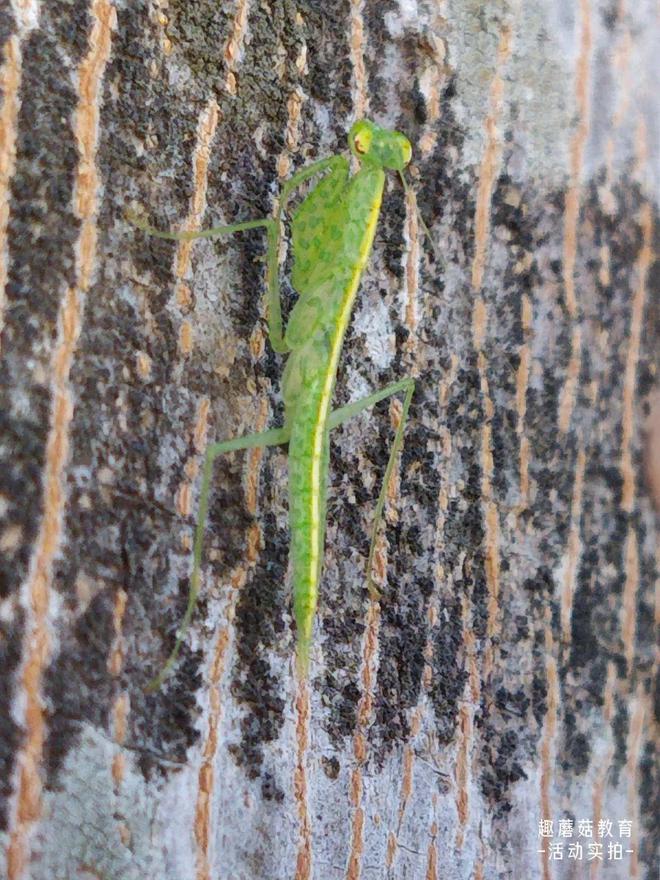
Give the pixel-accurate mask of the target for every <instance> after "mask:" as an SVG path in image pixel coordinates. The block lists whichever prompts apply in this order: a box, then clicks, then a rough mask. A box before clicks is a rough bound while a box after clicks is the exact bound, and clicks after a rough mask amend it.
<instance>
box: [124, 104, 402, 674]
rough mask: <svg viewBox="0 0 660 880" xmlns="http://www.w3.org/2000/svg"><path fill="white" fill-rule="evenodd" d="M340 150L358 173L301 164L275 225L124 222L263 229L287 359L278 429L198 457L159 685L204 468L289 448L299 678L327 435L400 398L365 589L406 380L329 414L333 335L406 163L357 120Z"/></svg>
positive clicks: (390, 136) (274, 327) (277, 333)
mask: <svg viewBox="0 0 660 880" xmlns="http://www.w3.org/2000/svg"><path fill="white" fill-rule="evenodd" d="M348 143H349V147H350V150H351V152H352V153H353V155H354V156H355V157H356V159H357V160H358V161H359V163H360V167H359V170H358V171H356V172H355V173H354V174H352V175H351V173H350V162H349V158H348V157H347V156H346V155H336V156H330V157H329V158H327V159H322V160H321V161H319V162H315V163H313V164H312V165H309V166H307V167H306V168H303V169H302V170H301V171H299V172H298V173H296V174H294V175H293V176H292V177H291V178H290V179H289V180H288V181H287V182H286V183H285V184H284V185H283V187H282V191H281V195H280V199H279V203H278V205H277V211H276V214H275V217H274V218H261V219H257V220H248V221H246V222H243V223H235V224H232V225H230V226H217V227H214V228H212V229H206V230H203V231H200V232H183V233H172V232H160V231H158V230H155V229H153V228H151V227H149V226H146V225H145V224H143V223H141V222H137V221H134V222H136V223H137V225H138V226H140V227H141V228H142V229H144V230H145V231H147V232H148V233H150V234H151V235H156V236H159V237H161V238H167V239H176V240H181V239H196V238H206V237H210V236H217V235H228V234H232V233H236V232H243V231H247V230H251V229H259V228H262V229H265V230H266V233H267V237H268V253H267V260H266V286H267V293H266V296H267V307H268V326H269V337H270V343H271V345H272V347H273V349H274V350H275V351H276V352H280V353H282V354H287V355H288V360H287V362H286V366H285V368H284V374H283V377H282V396H283V398H284V404H285V419H284V425H283V427H281V428H273V429H271V430H269V431H264V432H263V433H259V434H248V435H246V436H243V437H236V438H234V439H232V440H226V441H223V442H220V443H212V444H210V445H209V446H208V448H207V450H206V454H205V458H204V466H203V469H202V482H201V489H200V497H199V509H198V514H197V524H196V528H195V538H194V545H193V566H192V574H191V579H190V591H189V596H188V604H187V608H186V611H185V614H184V617H183V620H182V623H181V626H180V628H179V632H178V635H177V639H176V643H175V646H174V649H173V651H172V653H171V654H170V656H169V658H168V660H167V662H166V663H165V665H164V667H163V669H162V670H161V672H160V674H159V675H158V677H157V678H156V679H155V680H154V681H153V682H152V685H151V687H158V686H159V685H160V684H161V683H162V681H163V679H164V678H165V676H166V675H167V674H168V672H169V670H170V669H171V667H172V665H173V664H174V662H175V660H176V658H177V655H178V653H179V650H180V648H181V644H182V641H183V639H184V637H185V633H186V630H187V627H188V625H189V623H190V620H191V617H192V614H193V611H194V608H195V603H196V600H197V595H198V592H199V585H200V572H201V563H202V547H203V538H204V528H205V524H206V518H207V513H208V506H209V493H210V488H211V482H212V473H213V463H214V461H215V460H216V458H217V457H218V456H219V455H222V454H223V453H226V452H232V451H235V450H241V449H251V448H255V447H265V446H275V445H280V444H288V465H289V522H290V530H291V545H290V557H291V564H292V580H293V595H294V613H295V619H296V628H297V648H296V660H297V671H298V675H299V677H300V678H301V679H303V678H305V677H306V676H307V674H308V668H309V653H310V646H311V641H312V628H313V622H314V615H315V611H316V605H317V599H318V588H319V581H320V578H321V571H322V562H323V551H324V540H325V519H326V495H327V484H328V458H329V434H330V431H331V430H332V429H333V428H335V427H337V426H338V425H340V424H341V423H342V422H344V421H346V420H347V419H350V418H351V417H352V416H355V415H357V414H358V413H360V412H361V411H362V410H364V409H367V408H368V407H371V406H373V405H374V404H375V403H377V402H378V401H380V400H383V399H385V398H387V397H390V396H392V395H394V394H397V393H401V392H402V393H404V400H403V407H402V411H401V417H400V419H399V424H398V427H397V429H396V432H395V436H394V442H393V444H392V449H391V453H390V457H389V461H388V464H387V468H386V471H385V476H384V479H383V484H382V487H381V490H380V494H379V497H378V501H377V504H376V510H375V514H374V523H373V529H372V535H371V546H370V549H369V558H368V562H367V584H368V588H369V590H370V592H371V593H372V594H374V593H375V588H374V585H373V580H372V568H373V561H374V553H375V549H376V541H377V536H378V530H379V526H380V523H381V520H382V516H383V509H384V506H385V499H386V494H387V486H388V483H389V480H390V477H391V474H392V471H393V468H394V465H395V462H396V458H397V454H398V452H399V449H400V447H401V443H402V440H403V432H404V428H405V422H406V417H407V414H408V409H409V407H410V401H411V398H412V395H413V391H414V380H413V379H412V378H405V379H401V380H400V381H398V382H394V383H393V384H391V385H388V386H386V387H385V388H382V389H381V390H379V391H376V392H374V393H373V394H370V395H369V396H368V397H365V398H364V399H362V400H359V401H356V402H355V403H351V404H349V405H348V406H344V407H341V408H340V409H337V410H334V411H332V410H331V401H332V395H333V391H334V387H335V380H336V374H337V366H338V363H339V357H340V354H341V350H342V345H343V341H344V335H345V333H346V329H347V327H348V324H349V321H350V317H351V313H352V310H353V305H354V301H355V296H356V293H357V290H358V287H359V284H360V279H361V277H362V273H363V272H364V270H365V267H366V265H367V261H368V258H369V254H370V252H371V248H372V244H373V240H374V234H375V231H376V224H377V221H378V217H379V214H380V206H381V201H382V195H383V188H384V185H385V171H386V170H393V171H396V172H398V173H399V175H400V176H401V179H402V181H403V183H404V186H405V180H404V178H403V170H404V168H405V167H406V165H407V164H408V163H409V162H410V158H411V155H412V148H411V146H410V143H409V141H408V140H407V138H406V137H404V135H402V134H401V133H399V132H396V131H390V130H387V129H384V128H380V127H379V126H377V125H375V124H374V123H373V122H370V121H368V120H361V121H359V122H356V123H355V124H354V125H353V127H352V128H351V130H350V132H349V135H348ZM314 177H318V178H320V179H319V180H318V182H317V184H316V186H315V187H314V188H313V189H312V190H311V192H309V194H308V195H307V196H306V197H305V198H304V199H303V200H302V202H301V203H300V204H299V205H298V207H297V208H296V209H295V210H294V211H293V214H292V220H291V238H292V247H293V269H292V277H291V281H292V284H293V287H294V288H295V290H296V292H297V293H298V300H297V302H296V304H295V305H294V307H293V309H292V311H291V314H290V316H289V320H288V323H287V326H286V330H283V327H282V314H281V306H280V289H279V277H278V270H279V267H278V254H279V245H280V236H281V227H282V219H283V216H284V212H285V209H286V207H287V204H288V202H289V200H290V198H291V196H292V194H293V192H294V191H295V189H296V188H297V187H299V186H301V185H302V184H304V183H305V182H307V181H308V180H310V179H311V178H314Z"/></svg>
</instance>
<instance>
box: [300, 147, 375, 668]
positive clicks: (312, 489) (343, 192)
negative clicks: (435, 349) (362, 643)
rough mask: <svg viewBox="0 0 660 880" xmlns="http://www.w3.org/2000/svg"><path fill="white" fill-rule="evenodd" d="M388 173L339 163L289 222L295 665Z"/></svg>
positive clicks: (306, 640) (304, 634) (312, 605)
mask: <svg viewBox="0 0 660 880" xmlns="http://www.w3.org/2000/svg"><path fill="white" fill-rule="evenodd" d="M384 182H385V174H384V171H383V170H382V168H381V167H379V166H378V165H375V164H365V165H363V166H362V168H361V169H360V170H359V171H358V172H357V173H356V174H355V175H353V176H352V177H349V165H348V159H343V161H341V160H338V162H337V164H336V165H335V167H334V168H333V170H332V172H331V173H329V174H328V175H326V176H325V177H324V178H323V180H321V181H320V182H319V184H318V185H317V186H316V187H315V189H314V190H313V191H312V192H311V193H310V194H309V195H308V196H307V198H306V199H305V200H304V201H303V202H302V204H301V205H300V207H299V208H298V209H297V211H296V212H295V214H294V216H293V222H292V237H293V251H294V268H293V274H292V281H293V284H294V287H295V288H296V290H297V292H298V294H299V295H300V299H299V300H298V302H297V303H296V305H295V307H294V309H293V310H292V313H291V316H290V318H289V323H288V326H287V331H286V336H285V339H286V342H287V344H288V345H289V346H290V348H291V349H292V350H291V354H290V355H289V359H288V361H287V364H286V368H285V371H284V377H283V395H284V402H285V406H286V423H287V426H288V427H289V428H290V431H291V436H290V440H289V505H290V507H289V520H290V527H291V562H292V569H293V589H294V610H295V616H296V624H297V628H298V662H299V664H300V666H301V668H303V669H304V668H306V666H307V662H308V655H309V646H310V641H311V633H312V624H313V619H314V612H315V609H316V602H317V595H318V584H319V579H320V576H321V567H322V560H323V544H324V536H325V514H326V496H327V484H328V448H329V428H328V418H329V416H330V412H331V401H332V394H333V390H334V384H335V376H336V373H337V365H338V362H339V356H340V353H341V347H342V342H343V339H344V334H345V332H346V328H347V326H348V322H349V320H350V315H351V311H352V307H353V301H354V299H355V294H356V292H357V288H358V285H359V283H360V277H361V275H362V272H363V270H364V267H365V265H366V262H367V259H368V257H369V253H370V251H371V246H372V243H373V239H374V233H375V229H376V222H377V220H378V214H379V211H380V205H381V200H382V194H383V186H384Z"/></svg>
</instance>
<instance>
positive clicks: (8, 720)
mask: <svg viewBox="0 0 660 880" xmlns="http://www.w3.org/2000/svg"><path fill="white" fill-rule="evenodd" d="M24 625H25V621H24V615H23V613H22V612H19V613H18V614H17V615H16V617H15V618H14V620H13V621H12V623H11V626H10V627H7V626H6V625H5V624H4V623H2V624H0V669H2V676H0V706H9V705H10V703H11V698H12V690H13V675H14V673H15V672H16V670H17V668H18V665H19V663H20V661H21V648H22V646H23V634H24ZM20 739H21V734H20V730H19V728H18V726H17V725H16V723H15V722H14V720H13V718H12V716H11V713H10V712H0V830H2V831H4V830H5V829H6V828H7V818H8V817H7V799H8V798H9V797H10V796H11V794H12V790H13V784H12V769H13V765H14V753H15V751H16V749H17V748H18V744H19V742H20Z"/></svg>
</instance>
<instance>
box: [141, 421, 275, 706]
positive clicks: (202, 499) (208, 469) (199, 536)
mask: <svg viewBox="0 0 660 880" xmlns="http://www.w3.org/2000/svg"><path fill="white" fill-rule="evenodd" d="M289 435H290V431H289V428H287V427H284V428H273V429H272V430H270V431H263V432H262V433H260V434H247V435H245V436H244V437H234V438H233V439H232V440H225V441H224V442H223V443H212V444H211V445H210V446H209V447H207V450H206V453H205V455H204V467H203V469H202V485H201V489H200V493H199V507H198V508H197V522H196V525H195V541H194V545H193V569H192V574H191V576H190V589H189V591H188V604H187V605H186V611H185V613H184V615H183V620H182V621H181V625H180V626H179V629H178V631H177V636H176V642H175V643H174V648H172V651H171V653H170V656H169V657H168V658H167V660H166V661H165V664H164V666H163V668H162V669H161V671H160V672H159V673H158V675H157V676H156V677H155V678H154V679H152V681H150V682H149V684H148V685H147V690H148V691H154V690H157V689H158V688H159V687H160V685H161V684H162V683H163V681H164V680H165V678H166V677H167V675H168V673H169V671H170V669H171V668H172V666H173V665H174V663H175V662H176V659H177V657H178V656H179V651H180V650H181V645H182V644H183V640H184V639H185V637H186V633H187V632H188V627H189V625H190V620H191V618H192V615H193V612H194V610H195V605H196V604H197V596H198V595H199V579H200V570H201V564H202V549H203V545H204V529H205V527H206V517H207V515H208V510H209V494H210V491H211V480H212V477H213V463H214V462H215V460H216V458H217V457H218V456H219V455H222V454H223V453H225V452H235V451H237V450H239V449H255V448H257V447H262V446H280V445H281V444H283V443H288V441H289Z"/></svg>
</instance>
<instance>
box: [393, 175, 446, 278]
mask: <svg viewBox="0 0 660 880" xmlns="http://www.w3.org/2000/svg"><path fill="white" fill-rule="evenodd" d="M399 177H400V178H401V183H402V184H403V188H404V190H405V193H406V195H408V194H409V193H412V192H413V188H412V187H411V186H410V184H409V183H408V181H407V180H406V178H405V177H404V175H403V171H399ZM415 209H416V211H417V222H418V223H419V225H420V226H421V227H422V230H423V232H424V235H425V236H426V237H427V238H428V241H429V244H430V245H431V250H432V251H433V255H434V256H435V258H436V260H437V261H438V262H442V260H441V257H440V253H439V251H438V249H437V248H436V246H435V242H434V241H433V237H432V236H431V233H430V232H429V228H428V226H427V225H426V223H425V222H424V218H423V217H422V212H421V211H420V210H419V208H418V207H417V202H415Z"/></svg>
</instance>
